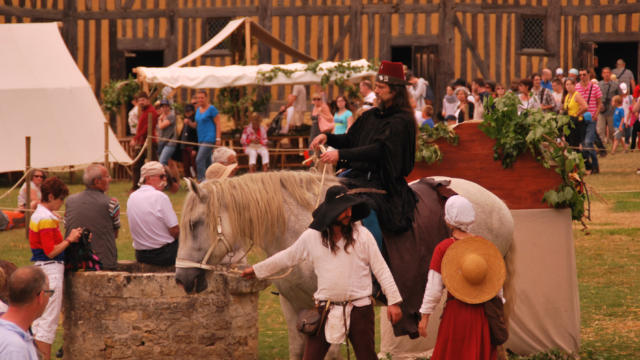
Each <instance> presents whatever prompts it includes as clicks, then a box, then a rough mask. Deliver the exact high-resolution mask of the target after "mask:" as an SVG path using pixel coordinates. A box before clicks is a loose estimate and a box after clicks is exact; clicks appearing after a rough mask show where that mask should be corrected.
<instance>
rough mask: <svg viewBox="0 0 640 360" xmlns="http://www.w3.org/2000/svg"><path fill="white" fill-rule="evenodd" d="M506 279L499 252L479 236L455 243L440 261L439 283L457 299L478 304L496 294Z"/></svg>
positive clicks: (502, 260)
mask: <svg viewBox="0 0 640 360" xmlns="http://www.w3.org/2000/svg"><path fill="white" fill-rule="evenodd" d="M505 277H506V267H505V264H504V259H502V254H500V250H498V248H497V247H496V246H495V245H493V244H492V243H491V242H490V241H489V240H486V239H483V238H481V237H479V236H474V237H468V238H464V239H461V240H457V241H455V242H454V243H453V244H452V245H451V246H449V248H448V249H447V251H446V252H445V254H444V258H443V259H442V281H443V282H444V285H445V286H446V287H447V290H448V291H449V292H450V293H451V294H452V295H453V296H455V297H456V299H458V300H460V301H462V302H465V303H467V304H479V303H483V302H485V301H488V300H491V298H493V297H494V296H496V295H497V294H498V292H499V291H500V289H501V288H502V285H503V284H504V279H505Z"/></svg>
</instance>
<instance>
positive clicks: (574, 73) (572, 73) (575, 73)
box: [569, 68, 580, 84]
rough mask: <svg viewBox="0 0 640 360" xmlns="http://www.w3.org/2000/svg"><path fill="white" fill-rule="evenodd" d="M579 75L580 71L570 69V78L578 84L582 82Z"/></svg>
mask: <svg viewBox="0 0 640 360" xmlns="http://www.w3.org/2000/svg"><path fill="white" fill-rule="evenodd" d="M578 75H580V71H578V69H576V68H571V69H569V78H571V79H573V80H574V81H575V82H576V84H577V83H578V82H579V81H580V79H578Z"/></svg>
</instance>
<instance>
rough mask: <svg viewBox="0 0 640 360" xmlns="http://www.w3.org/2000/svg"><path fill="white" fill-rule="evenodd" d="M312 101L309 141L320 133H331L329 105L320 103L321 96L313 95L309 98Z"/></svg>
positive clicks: (332, 124) (331, 120) (331, 124)
mask: <svg viewBox="0 0 640 360" xmlns="http://www.w3.org/2000/svg"><path fill="white" fill-rule="evenodd" d="M311 100H312V101H313V110H311V132H310V133H309V141H310V142H312V141H313V139H314V138H315V137H316V136H318V135H319V134H320V133H324V132H331V131H333V127H334V123H333V115H331V109H329V105H327V103H325V102H324V101H322V94H320V93H314V94H313V97H312V98H311Z"/></svg>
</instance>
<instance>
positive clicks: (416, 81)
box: [407, 71, 433, 112]
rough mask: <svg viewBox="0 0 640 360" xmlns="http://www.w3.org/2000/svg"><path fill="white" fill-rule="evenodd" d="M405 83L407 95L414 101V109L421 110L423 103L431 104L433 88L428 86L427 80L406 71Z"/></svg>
mask: <svg viewBox="0 0 640 360" xmlns="http://www.w3.org/2000/svg"><path fill="white" fill-rule="evenodd" d="M407 79H408V80H407V81H408V82H409V84H410V85H407V90H408V91H409V95H410V96H411V97H412V98H413V99H414V100H415V101H416V110H417V111H420V112H421V111H422V108H423V107H424V106H425V105H431V104H433V90H431V86H429V82H428V81H427V80H425V79H423V78H418V77H416V76H415V75H413V72H411V71H407Z"/></svg>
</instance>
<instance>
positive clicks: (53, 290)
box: [42, 289, 55, 297]
mask: <svg viewBox="0 0 640 360" xmlns="http://www.w3.org/2000/svg"><path fill="white" fill-rule="evenodd" d="M42 292H43V293H45V294H47V295H49V296H50V297H51V296H53V293H54V292H55V289H47V290H42Z"/></svg>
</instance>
